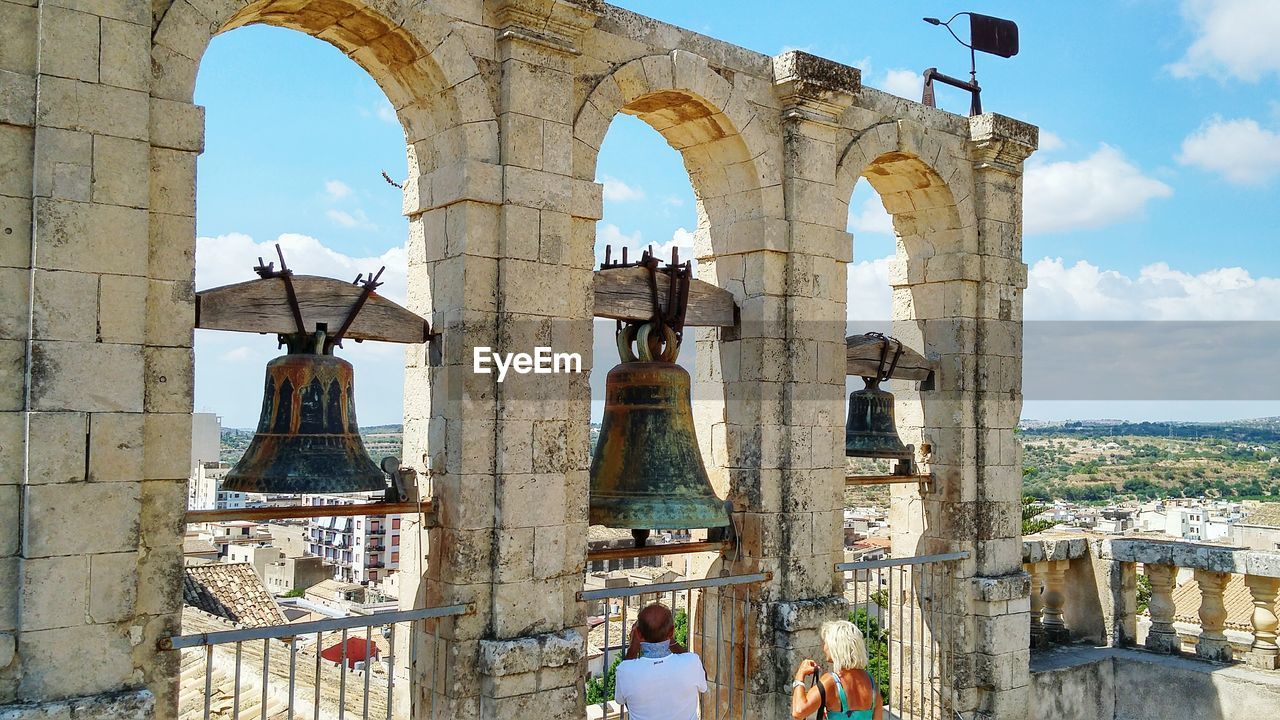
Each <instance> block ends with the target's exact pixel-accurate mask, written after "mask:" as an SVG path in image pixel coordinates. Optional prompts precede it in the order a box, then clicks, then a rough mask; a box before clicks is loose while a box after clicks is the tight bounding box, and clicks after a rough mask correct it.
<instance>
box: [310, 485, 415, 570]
mask: <svg viewBox="0 0 1280 720" xmlns="http://www.w3.org/2000/svg"><path fill="white" fill-rule="evenodd" d="M310 499H311V504H312V505H352V504H355V503H359V502H369V501H370V500H374V499H377V498H373V497H369V496H364V495H312V496H310ZM308 532H309V538H308V540H309V546H308V549H307V552H308V554H310V555H315V556H317V557H320V558H323V559H324V561H325V562H327V563H330V564H332V565H333V566H334V579H335V580H340V581H343V582H348V583H380V582H382V581H384V580H386V578H387V576H388V575H390V574H391V573H393V572H395V571H396V569H397V568H398V567H399V566H400V516H399V515H354V516H351V517H323V518H314V519H312V520H311V522H310V524H309V526H308Z"/></svg>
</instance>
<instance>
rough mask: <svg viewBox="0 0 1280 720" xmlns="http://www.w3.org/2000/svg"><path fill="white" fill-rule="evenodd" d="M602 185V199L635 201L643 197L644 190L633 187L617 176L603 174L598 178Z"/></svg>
mask: <svg viewBox="0 0 1280 720" xmlns="http://www.w3.org/2000/svg"><path fill="white" fill-rule="evenodd" d="M600 182H601V183H602V184H603V185H604V199H605V200H608V201H609V202H635V201H638V200H643V199H644V191H643V190H641V189H639V188H633V187H631V186H630V185H628V184H626V183H624V182H622V181H621V180H618V179H617V178H612V177H609V176H608V175H605V176H604V177H602V178H601V179H600Z"/></svg>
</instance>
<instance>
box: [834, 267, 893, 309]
mask: <svg viewBox="0 0 1280 720" xmlns="http://www.w3.org/2000/svg"><path fill="white" fill-rule="evenodd" d="M893 259H894V258H893V256H889V257H883V258H880V259H879V260H863V261H862V262H855V263H850V264H849V280H848V290H847V294H846V296H845V297H846V298H847V303H848V305H847V306H846V310H845V314H846V315H847V316H848V318H849V319H850V320H857V321H862V322H877V323H879V322H884V321H887V320H889V319H890V318H892V317H893V291H892V289H891V288H890V287H889V263H890V262H892V261H893Z"/></svg>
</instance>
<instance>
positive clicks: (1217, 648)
mask: <svg viewBox="0 0 1280 720" xmlns="http://www.w3.org/2000/svg"><path fill="white" fill-rule="evenodd" d="M1195 574H1196V583H1197V584H1199V585H1200V639H1199V640H1198V641H1197V642H1196V655H1197V656H1198V657H1202V658H1204V659H1206V660H1213V661H1215V662H1231V659H1232V654H1231V643H1230V642H1228V641H1227V636H1226V635H1225V634H1224V633H1223V623H1224V622H1225V621H1226V619H1227V610H1226V607H1225V606H1224V605H1223V603H1222V591H1223V590H1224V589H1225V588H1226V586H1227V581H1228V580H1230V579H1231V573H1224V572H1214V571H1212V570H1201V569H1200V568H1196V571H1195Z"/></svg>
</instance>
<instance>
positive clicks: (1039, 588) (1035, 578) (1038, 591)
mask: <svg viewBox="0 0 1280 720" xmlns="http://www.w3.org/2000/svg"><path fill="white" fill-rule="evenodd" d="M1042 566H1043V563H1027V564H1026V565H1024V566H1023V567H1024V568H1025V569H1026V571H1027V575H1028V576H1030V578H1031V647H1032V648H1042V647H1045V646H1047V645H1048V644H1049V642H1048V638H1047V637H1045V633H1044V619H1043V618H1044V595H1043V591H1044V575H1043V567H1042Z"/></svg>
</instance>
